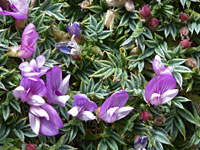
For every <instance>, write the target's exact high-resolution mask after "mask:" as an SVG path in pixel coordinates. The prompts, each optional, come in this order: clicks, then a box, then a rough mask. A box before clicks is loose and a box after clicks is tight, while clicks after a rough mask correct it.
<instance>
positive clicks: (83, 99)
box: [72, 94, 97, 112]
mask: <svg viewBox="0 0 200 150" xmlns="http://www.w3.org/2000/svg"><path fill="white" fill-rule="evenodd" d="M74 106H79V107H82V109H84V110H85V111H90V112H93V111H95V110H96V109H97V105H96V104H95V102H93V101H90V100H89V99H88V97H87V96H86V95H85V94H76V95H75V96H74V102H73V104H72V107H74Z"/></svg>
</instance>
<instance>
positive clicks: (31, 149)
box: [26, 144, 36, 150]
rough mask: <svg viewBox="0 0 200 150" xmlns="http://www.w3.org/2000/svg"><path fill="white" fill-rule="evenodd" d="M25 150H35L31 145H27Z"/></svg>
mask: <svg viewBox="0 0 200 150" xmlns="http://www.w3.org/2000/svg"><path fill="white" fill-rule="evenodd" d="M26 150H36V147H35V145H33V144H28V145H26Z"/></svg>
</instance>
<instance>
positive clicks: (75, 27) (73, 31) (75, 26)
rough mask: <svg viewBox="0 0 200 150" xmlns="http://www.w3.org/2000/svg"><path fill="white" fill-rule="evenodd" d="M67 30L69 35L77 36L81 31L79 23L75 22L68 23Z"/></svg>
mask: <svg viewBox="0 0 200 150" xmlns="http://www.w3.org/2000/svg"><path fill="white" fill-rule="evenodd" d="M67 31H68V32H69V34H70V35H75V36H78V35H80V33H81V27H80V24H79V23H77V22H74V23H69V24H68V26H67Z"/></svg>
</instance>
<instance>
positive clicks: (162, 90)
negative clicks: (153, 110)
mask: <svg viewBox="0 0 200 150" xmlns="http://www.w3.org/2000/svg"><path fill="white" fill-rule="evenodd" d="M175 88H176V80H175V79H174V77H173V75H168V74H167V75H166V74H161V75H156V76H155V77H153V79H151V80H150V81H149V83H148V84H147V86H146V88H145V98H146V100H147V101H148V102H150V103H151V104H152V105H155V106H157V105H161V104H164V103H167V102H169V101H170V100H172V99H173V98H174V97H175V96H176V95H177V94H178V89H175Z"/></svg>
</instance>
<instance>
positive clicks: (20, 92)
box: [13, 86, 25, 98]
mask: <svg viewBox="0 0 200 150" xmlns="http://www.w3.org/2000/svg"><path fill="white" fill-rule="evenodd" d="M24 94H25V90H24V87H23V86H18V87H17V88H16V89H15V90H14V91H13V95H14V96H15V97H17V98H21V96H22V95H24Z"/></svg>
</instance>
